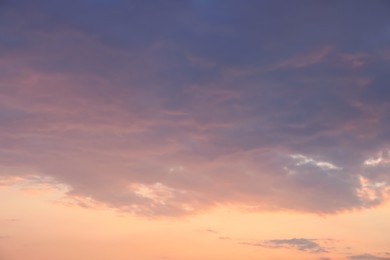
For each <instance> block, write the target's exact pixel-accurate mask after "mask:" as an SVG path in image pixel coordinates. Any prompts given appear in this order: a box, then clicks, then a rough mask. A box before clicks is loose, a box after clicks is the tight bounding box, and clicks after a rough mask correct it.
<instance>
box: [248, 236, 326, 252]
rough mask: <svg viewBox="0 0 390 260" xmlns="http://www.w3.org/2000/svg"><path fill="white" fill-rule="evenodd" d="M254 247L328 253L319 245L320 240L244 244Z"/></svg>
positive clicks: (304, 239)
mask: <svg viewBox="0 0 390 260" xmlns="http://www.w3.org/2000/svg"><path fill="white" fill-rule="evenodd" d="M244 244H247V245H252V246H260V247H269V248H293V249H296V250H299V251H304V252H309V253H326V252H328V249H327V248H326V247H323V246H321V245H320V244H319V243H318V239H306V238H292V239H274V240H265V241H263V242H261V243H244Z"/></svg>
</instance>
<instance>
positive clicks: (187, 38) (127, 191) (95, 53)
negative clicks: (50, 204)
mask: <svg viewBox="0 0 390 260" xmlns="http://www.w3.org/2000/svg"><path fill="white" fill-rule="evenodd" d="M304 2H305V1H304ZM251 5H255V6H254V7H256V8H250V9H248V8H247V7H246V6H248V5H245V4H243V5H241V4H240V5H237V3H236V2H235V1H223V2H218V1H210V3H208V4H204V5H200V4H198V3H196V1H183V2H181V3H180V4H178V3H175V4H173V2H172V3H170V2H167V1H157V3H156V4H153V5H152V4H149V3H146V2H145V1H135V2H132V3H130V2H126V1H98V2H94V1H81V2H80V1H70V2H69V1H68V2H67V3H66V4H61V3H56V4H53V2H52V1H48V0H40V1H34V3H32V2H31V1H25V0H19V1H12V2H11V1H8V2H5V3H4V4H3V7H2V9H1V11H0V12H1V17H2V19H1V21H0V32H1V35H3V37H2V39H1V40H0V78H1V80H0V90H1V91H0V163H1V165H2V168H1V169H0V175H1V176H8V177H9V176H11V177H16V178H29V177H28V176H40V177H39V178H41V179H42V178H43V179H45V178H49V179H50V180H55V182H56V183H63V184H65V185H66V186H67V187H69V191H68V193H67V195H68V198H70V199H74V200H75V201H76V204H80V205H88V206H93V205H92V204H94V203H97V204H98V203H103V204H106V205H108V206H110V207H114V208H117V209H121V210H124V211H129V212H132V213H136V214H140V215H148V216H156V215H168V216H172V215H175V216H176V215H182V214H193V213H196V212H199V211H203V210H207V209H209V208H212V207H214V206H216V205H225V204H226V205H236V206H239V207H244V208H245V209H251V210H295V211H304V212H311V213H320V214H327V213H337V212H342V211H346V210H351V209H360V208H368V207H373V206H376V205H379V204H381V203H383V201H385V200H386V199H387V198H388V195H389V183H390V177H389V172H390V165H389V163H388V160H389V156H388V153H387V151H389V147H390V142H389V141H390V139H389V137H390V136H389V133H390V120H389V119H390V118H389V115H388V111H389V109H390V107H389V106H390V102H388V101H389V100H390V90H389V88H388V87H387V85H388V83H389V81H390V80H389V77H388V71H389V69H390V67H389V60H390V58H389V55H386V53H388V52H389V50H388V49H387V48H388V47H387V46H388V43H389V40H390V38H389V36H388V32H387V31H386V30H385V29H384V28H385V27H386V25H388V24H389V23H390V20H389V18H388V15H387V12H385V10H386V8H383V5H386V3H384V2H381V1H378V2H376V3H372V4H367V3H364V2H357V3H354V4H353V8H350V7H351V3H350V2H342V3H334V2H324V3H320V4H313V3H310V2H306V4H305V5H303V4H294V5H291V6H290V4H288V3H284V2H281V1H275V2H274V1H273V2H272V3H268V2H267V1H260V2H256V3H254V2H251ZM285 5H289V6H288V8H286V6H285ZM255 10H256V11H255ZM258 12H260V13H258ZM274 13H277V14H278V15H277V17H274V16H273V15H270V14H274ZM373 14H375V15H373ZM130 17H131V18H130ZM147 17H153V19H148V18H147ZM329 17H333V18H334V19H329ZM308 19H310V20H311V21H312V23H310V24H308V23H307V22H306V21H307V20H308ZM361 28H365V29H364V30H361ZM254 32H255V33H254ZM356 43H359V44H356ZM8 177H7V178H8ZM7 180H8V181H10V180H11V179H7ZM6 184H7V183H5V181H0V185H6ZM295 242H296V241H295ZM302 246H303V245H302Z"/></svg>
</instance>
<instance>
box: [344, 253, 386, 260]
mask: <svg viewBox="0 0 390 260" xmlns="http://www.w3.org/2000/svg"><path fill="white" fill-rule="evenodd" d="M349 259H351V260H390V257H381V256H376V255H371V254H362V255H353V256H350V257H349Z"/></svg>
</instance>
